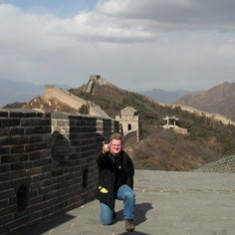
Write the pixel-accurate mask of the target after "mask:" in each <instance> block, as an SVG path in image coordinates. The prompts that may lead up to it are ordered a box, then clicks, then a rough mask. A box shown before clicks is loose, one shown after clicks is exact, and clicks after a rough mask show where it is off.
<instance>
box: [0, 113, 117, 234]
mask: <svg viewBox="0 0 235 235" xmlns="http://www.w3.org/2000/svg"><path fill="white" fill-rule="evenodd" d="M119 130H120V127H119V123H118V122H116V121H114V120H111V119H97V118H94V117H90V116H71V115H69V114H65V113H54V114H50V113H37V112H31V111H30V112H17V111H9V112H8V111H4V110H0V234H1V235H3V234H4V235H5V234H15V233H16V232H17V231H22V230H24V229H26V228H29V227H30V226H32V225H34V224H36V223H40V222H44V221H47V220H49V219H50V218H52V217H54V216H56V215H58V214H59V213H64V212H66V211H69V210H71V209H72V208H75V207H78V206H81V205H83V204H84V203H86V202H88V201H91V200H93V199H94V190H95V187H96V183H97V173H98V172H97V168H96V162H95V158H96V154H97V151H99V150H100V148H101V143H102V140H103V139H106V140H107V139H108V138H109V136H110V134H111V133H113V132H116V131H119Z"/></svg>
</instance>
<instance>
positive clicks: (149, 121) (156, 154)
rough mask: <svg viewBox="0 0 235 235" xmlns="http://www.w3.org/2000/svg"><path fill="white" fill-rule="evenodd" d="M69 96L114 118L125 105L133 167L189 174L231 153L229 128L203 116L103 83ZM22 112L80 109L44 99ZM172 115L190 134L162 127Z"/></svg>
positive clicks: (234, 137) (233, 138)
mask: <svg viewBox="0 0 235 235" xmlns="http://www.w3.org/2000/svg"><path fill="white" fill-rule="evenodd" d="M69 92H71V93H73V94H74V95H76V96H78V97H80V98H83V99H85V100H88V101H92V102H94V103H96V104H98V105H99V106H100V107H101V108H102V109H103V110H104V111H105V112H106V113H107V114H108V115H109V116H111V117H113V118H115V115H119V114H120V110H121V109H123V108H125V107H126V106H132V107H134V108H135V109H136V110H138V113H139V115H140V130H141V133H140V135H141V136H140V137H141V141H140V143H137V144H135V145H133V146H131V147H128V148H126V151H127V152H128V153H130V155H131V156H132V157H133V160H134V163H135V166H136V168H139V169H154V170H178V171H189V170H192V169H196V168H198V167H201V166H203V165H205V164H206V163H208V162H213V161H216V160H218V159H220V158H221V157H222V156H225V155H232V154H234V153H235V126H233V125H224V124H223V123H222V122H220V121H216V120H214V119H211V118H208V117H206V116H205V115H196V114H195V113H193V112H187V111H184V110H182V109H181V107H180V106H174V107H173V106H167V105H161V104H159V103H158V102H156V101H154V100H153V99H150V98H148V97H145V96H143V95H140V94H137V93H134V92H130V91H127V90H123V89H120V88H118V87H117V86H115V85H113V84H111V83H109V82H108V81H106V80H104V79H102V78H100V79H94V80H92V79H91V80H89V81H88V83H87V84H84V85H82V86H81V87H78V88H74V89H70V90H69ZM22 108H25V109H40V110H43V111H50V112H56V111H61V112H70V113H74V114H75V113H78V109H76V110H74V109H71V107H69V106H68V104H63V103H60V102H59V101H58V100H56V99H46V98H45V97H35V98H34V99H32V100H30V101H29V102H27V103H26V104H24V105H23V106H22ZM79 111H80V112H81V109H79ZM173 115H174V116H176V117H177V118H179V121H178V122H179V126H180V127H182V128H186V129H187V130H188V133H189V134H188V135H179V134H177V133H175V132H174V131H173V130H165V129H163V128H162V126H163V125H164V124H165V121H164V120H163V118H165V117H166V116H173Z"/></svg>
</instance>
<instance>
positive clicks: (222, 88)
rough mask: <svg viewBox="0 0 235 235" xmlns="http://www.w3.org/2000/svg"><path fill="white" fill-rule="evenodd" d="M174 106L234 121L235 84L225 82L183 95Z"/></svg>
mask: <svg viewBox="0 0 235 235" xmlns="http://www.w3.org/2000/svg"><path fill="white" fill-rule="evenodd" d="M176 104H183V105H188V106H191V107H195V108H197V109H200V110H202V111H206V112H212V113H218V114H222V115H224V116H225V117H227V118H230V119H231V120H234V121H235V82H234V83H228V82H225V83H222V84H220V85H218V86H215V87H212V88H211V89H209V90H207V91H203V92H199V93H197V94H188V95H185V96H183V97H181V98H180V99H179V100H178V101H176Z"/></svg>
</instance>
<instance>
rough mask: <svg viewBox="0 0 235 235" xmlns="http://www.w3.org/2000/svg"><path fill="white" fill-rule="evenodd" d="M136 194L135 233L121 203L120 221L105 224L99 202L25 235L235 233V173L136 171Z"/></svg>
mask: <svg viewBox="0 0 235 235" xmlns="http://www.w3.org/2000/svg"><path fill="white" fill-rule="evenodd" d="M135 192H136V221H135V224H136V230H135V232H132V233H127V232H125V228H124V222H123V221H121V219H122V203H121V201H117V203H116V211H117V217H118V221H117V222H116V223H115V224H113V225H111V226H103V225H101V224H100V223H99V218H98V217H99V204H98V201H96V200H95V201H92V202H90V203H88V204H86V205H84V206H82V207H79V208H76V209H74V210H72V211H70V212H68V213H66V214H64V215H61V216H58V217H56V218H55V219H53V220H52V221H50V222H49V223H44V224H41V225H38V226H36V227H34V228H33V229H31V230H30V231H27V232H24V233H22V234H24V235H39V234H42V235H46V234H48V235H125V234H133V235H134V234H135V235H234V234H235V174H218V173H199V172H163V171H145V170H137V171H136V176H135Z"/></svg>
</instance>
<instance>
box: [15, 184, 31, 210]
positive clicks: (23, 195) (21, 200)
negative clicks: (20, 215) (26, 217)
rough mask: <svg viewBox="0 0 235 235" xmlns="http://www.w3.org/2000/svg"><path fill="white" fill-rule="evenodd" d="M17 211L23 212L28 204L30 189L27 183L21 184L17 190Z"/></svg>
mask: <svg viewBox="0 0 235 235" xmlns="http://www.w3.org/2000/svg"><path fill="white" fill-rule="evenodd" d="M16 196H17V211H18V212H22V211H24V210H25V209H26V208H27V206H28V199H29V191H28V189H27V187H26V186H25V185H22V186H20V188H19V189H18V192H17V195H16Z"/></svg>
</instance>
